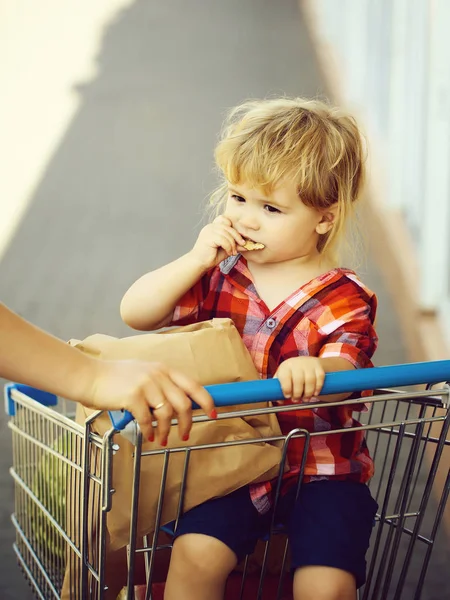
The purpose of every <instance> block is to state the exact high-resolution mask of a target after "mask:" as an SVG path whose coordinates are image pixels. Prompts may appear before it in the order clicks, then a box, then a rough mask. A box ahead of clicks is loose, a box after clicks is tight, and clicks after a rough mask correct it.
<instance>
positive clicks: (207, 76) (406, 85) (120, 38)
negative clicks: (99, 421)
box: [0, 0, 450, 600]
mask: <svg viewBox="0 0 450 600" xmlns="http://www.w3.org/2000/svg"><path fill="white" fill-rule="evenodd" d="M449 24H450V4H448V3H447V2H445V0H440V1H439V0H434V1H432V0H377V2H373V1H370V0H340V2H335V1H333V0H309V1H306V0H305V1H303V2H302V1H301V0H278V1H277V2H274V1H273V0H191V1H190V2H189V3H187V2H183V1H182V0H164V2H161V1H157V0H89V1H87V0H81V1H80V0H77V1H75V0H65V1H64V2H61V0H41V1H40V3H39V10H38V9H37V7H36V5H35V3H34V2H32V0H2V1H1V2H0V57H1V58H0V86H1V92H0V97H1V105H2V110H1V112H0V132H1V135H0V161H1V163H0V164H1V165H2V168H1V173H2V174H1V177H0V282H1V291H2V301H3V302H5V303H6V304H7V305H9V306H10V307H11V308H12V309H14V310H15V311H17V312H18V313H19V314H21V315H22V316H24V317H25V318H27V319H29V320H31V321H32V322H34V323H36V324H37V325H39V326H41V327H43V328H45V329H47V330H49V331H51V332H52V333H53V334H55V335H57V336H60V337H62V338H63V339H69V338H72V337H76V338H83V337H85V336H86V335H88V334H91V333H94V332H102V333H108V334H111V335H119V336H120V335H126V334H131V330H129V329H128V328H127V327H126V326H125V325H123V324H122V323H121V320H120V316H119V303H120V300H121V297H122V295H123V293H124V292H125V290H126V289H127V287H128V286H129V285H130V284H131V283H132V282H133V281H134V280H135V279H136V278H137V277H138V276H139V275H141V274H143V273H144V272H146V271H149V270H151V269H153V268H155V267H157V266H159V265H161V264H163V263H164V262H167V261H168V260H170V259H173V258H175V257H176V256H178V255H180V253H182V252H184V251H187V250H188V249H189V248H190V246H191V244H192V243H193V241H194V240H195V237H196V234H197V233H198V230H199V227H200V224H201V221H202V219H203V208H204V206H205V203H206V200H207V197H208V194H209V193H210V192H211V190H212V189H213V188H214V185H215V182H216V179H215V174H214V165H213V148H214V145H215V141H216V139H217V134H218V131H219V129H220V126H221V123H222V121H223V118H224V116H225V113H226V111H227V109H229V108H230V107H232V106H233V105H235V104H236V103H239V102H241V101H243V100H245V99H248V98H255V97H265V96H269V95H271V96H273V95H277V94H287V95H302V96H308V97H325V96H326V97H330V98H331V99H332V100H334V101H335V102H339V103H343V104H344V105H345V106H346V107H349V108H350V109H352V110H353V111H354V112H355V115H356V116H357V117H358V118H359V120H360V121H361V123H362V125H363V127H364V129H365V131H366V134H367V137H368V140H369V145H370V162H369V165H370V178H369V182H368V191H367V194H366V200H367V201H366V206H367V208H366V211H365V215H364V218H363V221H362V224H363V233H364V234H365V237H366V241H367V246H368V253H367V257H366V260H365V261H362V262H363V264H364V265H365V266H364V268H362V269H360V271H361V272H360V274H361V276H362V278H363V279H364V280H365V281H366V282H367V284H368V285H369V286H370V287H372V289H374V290H375V291H376V292H377V294H378V296H379V315H378V332H379V336H380V346H379V351H378V353H377V355H376V363H377V364H379V365H381V364H392V363H399V362H407V361H408V360H425V359H431V358H443V357H447V358H448V357H449V348H450V310H449V309H450V241H449V240H450V236H449V235H448V230H449V229H450V200H449V199H450V187H449V186H450V182H449V177H448V175H449V167H450V135H449V134H450V132H449V125H450V110H449V108H450V106H449V104H450V99H449V92H450V90H449V87H450V68H449V63H448V59H447V56H448V41H447V37H448V27H449ZM0 434H1V435H0V499H1V503H0V535H1V540H2V541H1V548H0V559H1V560H0V597H1V598H2V599H3V600H6V599H9V598H19V597H20V598H23V599H27V598H31V595H30V593H29V591H28V588H27V585H26V584H25V583H24V581H23V578H22V575H21V574H20V571H19V569H18V568H17V567H16V565H15V558H14V555H13V551H12V548H11V544H12V542H13V537H14V536H13V530H12V526H11V524H10V514H11V512H12V511H13V485H12V480H11V478H10V476H9V474H8V468H9V466H10V465H11V463H12V458H11V440H10V435H9V431H8V428H7V418H6V417H5V416H3V415H2V416H0ZM449 521H450V520H447V522H449ZM448 539H449V538H448V535H447V533H446V531H445V528H444V525H442V531H441V532H440V535H439V537H438V541H437V543H436V545H437V548H436V551H435V555H434V559H433V563H432V565H431V568H430V571H429V576H428V579H427V584H426V585H425V591H424V594H423V598H426V599H427V600H432V599H442V598H446V597H450V582H449V577H448V564H450V563H449V559H450V548H449V542H448Z"/></svg>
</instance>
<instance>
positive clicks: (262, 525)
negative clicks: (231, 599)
mask: <svg viewBox="0 0 450 600" xmlns="http://www.w3.org/2000/svg"><path fill="white" fill-rule="evenodd" d="M295 492H296V489H295V487H294V488H292V489H291V490H290V491H289V492H287V494H286V495H285V496H283V497H282V498H281V499H280V501H279V506H278V508H277V515H276V522H277V523H279V524H281V525H283V526H284V527H285V529H286V533H287V535H288V537H289V545H290V552H291V568H292V569H293V570H295V569H298V568H299V567H305V566H312V565H315V566H327V567H335V568H337V569H342V570H344V571H348V572H350V573H351V574H352V575H353V576H354V577H355V581H356V586H357V587H358V588H359V587H361V586H362V585H363V584H364V582H365V580H366V559H365V555H366V552H367V549H368V547H369V541H370V535H371V533H372V529H373V524H374V517H375V513H376V510H377V506H378V505H377V503H376V502H375V500H374V499H373V498H372V496H371V495H370V491H369V488H368V487H367V486H366V485H365V484H363V483H356V482H353V481H332V480H323V481H314V482H311V483H307V484H303V485H302V487H301V489H300V494H299V497H298V499H297V501H295ZM270 519H271V515H270V514H269V515H260V514H259V513H258V511H257V510H256V508H255V507H254V505H253V503H252V500H251V498H250V492H249V488H248V486H247V487H244V488H241V489H239V490H236V491H235V492H233V493H231V494H229V495H228V496H224V497H223V498H215V499H214V500H210V501H208V502H205V503H204V504H201V505H200V506H197V507H196V508H193V509H192V510H190V511H188V512H187V513H185V514H184V515H183V516H182V517H181V518H180V520H179V522H178V528H177V531H176V532H175V537H179V536H181V535H185V534H187V533H201V534H204V535H209V536H211V537H214V538H216V539H218V540H220V541H222V542H223V543H224V544H226V545H227V546H228V547H229V548H230V549H231V550H232V551H233V552H234V553H235V554H236V556H237V559H238V562H240V561H241V560H242V559H243V558H244V557H245V556H246V555H247V554H251V553H252V552H253V551H254V549H255V546H256V542H257V540H258V539H259V538H262V537H264V536H265V535H266V534H267V533H268V530H269V526H270Z"/></svg>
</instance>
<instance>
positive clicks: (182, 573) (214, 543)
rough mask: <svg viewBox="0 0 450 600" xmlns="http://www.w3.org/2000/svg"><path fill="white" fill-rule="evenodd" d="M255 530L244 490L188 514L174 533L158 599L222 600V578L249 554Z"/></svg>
mask: <svg viewBox="0 0 450 600" xmlns="http://www.w3.org/2000/svg"><path fill="white" fill-rule="evenodd" d="M260 527H261V517H260V515H259V514H258V512H257V511H256V509H255V507H254V506H253V504H252V501H251V498H250V493H249V489H248V487H245V488H241V489H240V490H237V491H235V492H233V493H232V494H229V495H228V496H225V497H224V498H216V499H214V500H210V501H209V502H205V503H204V504H202V505H200V506H197V507H196V508H193V509H192V510H190V511H188V512H187V513H186V514H185V515H183V517H182V518H181V519H180V521H179V523H178V528H177V531H176V534H175V535H176V539H175V542H174V545H173V549H172V557H171V561H170V567H169V574H168V577H167V582H166V590H165V594H164V600H180V599H183V600H222V598H223V595H224V590H225V584H226V580H227V577H228V575H229V574H230V573H231V571H232V570H233V569H234V567H235V566H236V565H237V563H238V562H239V561H240V560H241V559H242V558H243V557H244V556H245V555H246V554H247V553H251V552H253V549H254V547H255V544H256V540H257V538H258V534H259V531H260Z"/></svg>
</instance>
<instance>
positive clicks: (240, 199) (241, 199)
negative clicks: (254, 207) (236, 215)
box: [231, 194, 245, 202]
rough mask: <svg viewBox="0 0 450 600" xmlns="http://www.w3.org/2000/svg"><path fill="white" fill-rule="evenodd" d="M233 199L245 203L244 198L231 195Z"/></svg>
mask: <svg viewBox="0 0 450 600" xmlns="http://www.w3.org/2000/svg"><path fill="white" fill-rule="evenodd" d="M231 198H233V200H236V202H245V198H243V197H242V196H238V195H237V194H231Z"/></svg>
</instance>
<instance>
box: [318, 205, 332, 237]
mask: <svg viewBox="0 0 450 600" xmlns="http://www.w3.org/2000/svg"><path fill="white" fill-rule="evenodd" d="M336 208H337V207H336V206H330V208H328V209H327V211H326V212H323V213H322V218H321V219H320V221H319V222H318V223H317V226H316V232H317V233H318V234H319V235H323V234H324V233H328V232H329V231H330V229H331V228H332V227H333V225H334V221H335V217H336Z"/></svg>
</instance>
